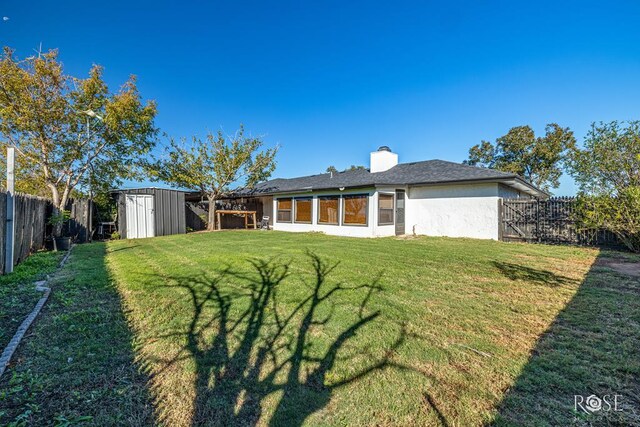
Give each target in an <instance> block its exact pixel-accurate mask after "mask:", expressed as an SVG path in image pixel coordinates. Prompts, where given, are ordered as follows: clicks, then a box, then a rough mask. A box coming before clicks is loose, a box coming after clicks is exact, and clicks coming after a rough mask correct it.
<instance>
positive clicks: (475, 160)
mask: <svg viewBox="0 0 640 427" xmlns="http://www.w3.org/2000/svg"><path fill="white" fill-rule="evenodd" d="M575 144H576V139H575V137H574V136H573V132H572V131H571V130H569V128H563V127H560V126H559V125H557V124H556V123H551V124H549V125H547V126H546V128H545V135H544V136H538V137H536V135H535V133H534V131H533V129H531V127H529V126H516V127H513V128H511V129H510V130H509V132H507V134H506V135H504V136H501V137H500V138H498V139H496V141H495V144H492V143H490V142H488V141H482V142H481V143H480V144H478V145H474V146H473V147H471V149H469V158H468V160H465V162H464V163H465V164H468V165H473V166H481V167H487V168H492V169H497V170H500V171H503V172H511V173H515V174H518V175H520V176H522V177H523V178H525V179H526V180H528V181H529V182H531V183H532V184H533V185H535V186H537V187H539V188H541V189H543V190H545V191H549V190H550V189H552V188H558V186H559V185H560V182H559V178H560V176H562V167H563V160H564V158H565V157H566V155H567V153H568V152H569V151H570V150H571V149H573V148H574V147H575Z"/></svg>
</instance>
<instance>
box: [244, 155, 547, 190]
mask: <svg viewBox="0 0 640 427" xmlns="http://www.w3.org/2000/svg"><path fill="white" fill-rule="evenodd" d="M508 179H518V180H520V181H521V182H524V183H525V184H528V186H530V187H531V188H532V189H535V190H537V189H536V188H535V187H533V186H532V185H531V184H529V183H527V182H526V181H524V180H523V179H522V178H520V177H518V176H517V175H516V174H513V173H506V172H500V171H497V170H494V169H487V168H479V167H476V166H468V165H463V164H460V163H454V162H448V161H445V160H426V161H423V162H414V163H400V164H397V165H396V166H394V167H392V168H391V169H389V170H386V171H384V172H376V173H371V172H369V171H368V170H366V169H365V170H362V169H360V170H351V171H345V172H338V173H334V174H333V175H332V174H330V173H324V174H319V175H309V176H302V177H299V178H289V179H285V178H277V179H273V180H271V181H266V182H263V183H261V184H259V185H258V186H257V187H256V188H255V189H254V190H253V191H252V193H254V194H255V193H260V194H276V193H288V192H301V191H312V190H328V189H334V188H341V187H344V188H353V187H367V186H376V185H412V184H414V185H415V184H437V183H453V182H461V181H486V180H508ZM538 191H539V190H538Z"/></svg>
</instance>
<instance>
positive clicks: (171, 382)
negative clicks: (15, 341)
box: [0, 231, 640, 426]
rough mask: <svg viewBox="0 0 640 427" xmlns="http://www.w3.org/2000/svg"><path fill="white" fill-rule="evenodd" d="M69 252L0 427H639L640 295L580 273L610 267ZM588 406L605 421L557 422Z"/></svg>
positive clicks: (594, 256)
mask: <svg viewBox="0 0 640 427" xmlns="http://www.w3.org/2000/svg"><path fill="white" fill-rule="evenodd" d="M74 251H75V252H74V254H73V255H72V256H71V258H70V260H69V263H68V265H67V266H66V267H65V269H64V270H63V271H62V272H61V274H60V275H59V276H58V277H57V278H56V283H55V284H54V292H53V293H52V300H51V301H50V303H48V305H47V306H46V307H45V309H44V311H43V314H42V315H41V317H40V318H39V320H38V321H37V322H36V324H35V326H34V328H33V330H32V335H31V336H30V337H28V338H27V341H26V343H25V344H24V345H23V346H21V348H20V349H19V351H18V360H17V363H16V364H15V366H14V367H12V369H10V370H9V371H8V374H6V375H5V377H3V379H2V380H0V408H2V409H0V424H5V423H8V422H10V421H11V420H14V419H16V417H21V418H20V419H23V420H26V422H27V423H32V424H38V425H39V424H46V423H56V422H57V423H59V424H64V423H65V422H70V423H74V422H75V423H81V422H83V421H86V422H87V423H93V424H100V425H107V424H112V425H122V424H129V425H142V424H150V423H157V424H163V425H168V426H181V425H203V424H206V425H253V424H258V425H274V426H290V425H294V426H295V425H301V424H304V425H313V426H315V425H340V426H342V425H450V426H455V425H461V426H467V425H481V424H487V423H492V422H495V423H496V424H499V425H527V424H530V425H571V424H576V425H582V424H585V425H587V424H588V423H589V422H594V423H598V422H608V423H611V424H616V423H618V424H621V425H623V424H633V423H638V421H639V420H640V416H639V415H638V413H637V411H638V408H640V405H639V403H640V402H639V401H638V397H637V396H639V395H640V389H639V387H640V380H639V378H640V350H639V349H640V327H639V324H640V298H638V295H639V294H640V283H639V281H638V278H637V277H632V276H625V275H623V274H621V273H618V272H616V271H615V270H613V269H612V268H609V267H606V266H604V265H605V264H602V265H600V261H599V260H602V259H609V258H610V257H622V256H623V255H621V254H617V253H614V252H605V253H600V252H599V251H597V250H593V249H584V248H574V247H560V246H544V245H524V244H505V243H500V242H491V241H479V240H468V239H446V238H418V239H410V238H409V239H396V238H385V239H349V238H338V237H329V236H324V235H321V234H293V233H278V232H244V231H238V232H218V233H202V234H190V235H182V236H170V237H165V238H155V239H143V240H124V241H115V242H111V243H109V244H107V245H105V244H91V245H84V246H79V247H77V248H76V249H74ZM607 257H609V258H607ZM626 257H627V258H628V260H630V261H636V262H637V261H638V258H637V257H632V256H626ZM594 263H595V264H594ZM606 393H615V394H620V395H622V396H623V397H622V401H623V403H624V405H625V406H624V407H623V411H622V412H617V413H615V414H612V413H607V414H604V413H598V414H595V415H581V414H576V413H574V411H573V402H574V394H584V395H589V394H606ZM3 411H4V413H3ZM634 411H636V412H634Z"/></svg>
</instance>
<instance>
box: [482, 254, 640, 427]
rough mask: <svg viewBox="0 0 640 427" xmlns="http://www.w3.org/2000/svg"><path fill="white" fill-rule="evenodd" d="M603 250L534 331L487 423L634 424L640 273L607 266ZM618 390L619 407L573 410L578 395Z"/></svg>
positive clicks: (520, 272) (638, 394)
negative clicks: (547, 322) (550, 318)
mask: <svg viewBox="0 0 640 427" xmlns="http://www.w3.org/2000/svg"><path fill="white" fill-rule="evenodd" d="M605 255H606V254H605ZM610 255H611V254H609V256H610ZM603 258H605V257H603V255H602V254H601V255H599V256H598V258H597V260H596V261H595V262H594V264H593V265H592V266H591V269H590V271H589V272H588V274H587V275H586V277H585V279H584V281H583V282H582V284H581V285H580V287H579V289H578V290H577V292H576V293H575V295H574V296H573V298H572V299H571V301H570V302H569V303H568V304H567V305H566V307H565V308H564V309H563V310H562V311H561V312H560V313H559V314H558V316H557V317H556V319H555V320H554V322H553V324H552V325H551V326H550V327H549V328H548V329H547V331H546V332H545V333H544V334H543V335H542V336H541V337H540V338H539V340H538V342H537V344H536V346H535V348H534V350H533V351H532V352H531V355H530V358H529V361H528V362H527V364H526V365H525V367H524V369H523V370H522V372H521V373H520V375H519V377H518V378H517V379H516V381H515V384H514V385H513V386H512V387H511V389H510V390H508V391H507V393H506V395H505V396H504V398H503V400H502V402H501V404H500V406H499V408H498V414H497V416H496V417H495V420H494V421H493V423H492V424H494V425H498V426H503V425H566V426H569V425H620V426H622V425H640V327H639V326H638V321H639V320H640V277H633V276H629V275H624V274H621V273H620V272H616V271H615V270H612V269H610V268H607V267H606V266H605V262H604V261H603ZM503 272H504V273H505V275H506V276H507V277H511V278H520V277H522V278H527V280H531V279H532V278H539V279H540V280H543V281H547V282H548V283H551V284H553V285H558V284H563V283H564V282H565V280H566V279H565V278H561V279H558V277H557V276H555V275H553V273H550V272H546V271H538V270H533V269H531V268H528V267H520V266H515V265H512V264H510V265H509V267H508V268H505V269H504V270H503ZM543 278H546V279H543ZM616 394H617V395H620V397H619V406H618V409H619V411H608V410H606V409H608V408H607V406H606V404H605V405H604V406H603V409H601V410H599V411H593V412H585V411H583V410H581V409H580V408H578V411H575V396H576V395H578V396H582V397H584V398H585V399H586V398H587V397H588V396H591V395H595V396H597V397H598V398H602V397H603V396H605V395H610V396H612V395H616ZM578 399H580V398H578Z"/></svg>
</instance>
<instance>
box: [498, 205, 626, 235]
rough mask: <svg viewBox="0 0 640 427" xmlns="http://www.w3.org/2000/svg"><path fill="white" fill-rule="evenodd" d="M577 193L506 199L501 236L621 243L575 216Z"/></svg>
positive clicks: (502, 212) (501, 222)
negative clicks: (581, 223)
mask: <svg viewBox="0 0 640 427" xmlns="http://www.w3.org/2000/svg"><path fill="white" fill-rule="evenodd" d="M576 205H577V202H576V199H575V197H554V198H551V199H548V200H535V199H503V200H502V202H501V205H500V211H501V214H500V216H501V219H500V239H501V240H504V241H521V242H538V243H551V244H573V245H585V246H610V247H620V246H622V243H621V242H620V240H619V239H618V237H617V236H616V235H615V234H614V233H612V232H610V231H608V230H602V229H590V230H584V229H581V228H579V227H578V225H577V220H576Z"/></svg>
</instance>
